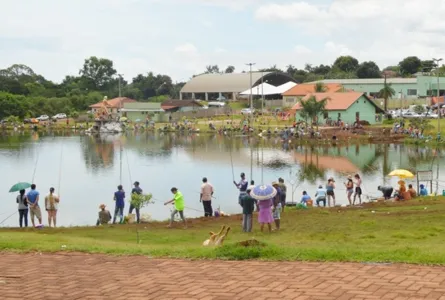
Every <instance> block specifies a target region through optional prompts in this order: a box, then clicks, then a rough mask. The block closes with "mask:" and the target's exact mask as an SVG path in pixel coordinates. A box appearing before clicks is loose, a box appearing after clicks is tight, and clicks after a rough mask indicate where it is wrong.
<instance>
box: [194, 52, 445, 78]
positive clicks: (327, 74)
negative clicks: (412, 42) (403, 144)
mask: <svg viewBox="0 0 445 300" xmlns="http://www.w3.org/2000/svg"><path fill="white" fill-rule="evenodd" d="M437 67H438V66H437V65H436V63H435V62H434V61H433V60H421V59H420V58H418V57H417V56H408V57H406V58H404V59H403V60H401V61H400V62H399V63H398V64H397V65H394V66H387V67H385V68H383V69H380V67H379V66H378V65H377V64H376V63H375V62H373V61H364V62H361V63H360V62H359V61H358V59H356V58H355V57H352V56H349V55H347V56H340V57H338V58H337V59H336V60H335V61H334V63H333V64H332V65H323V64H321V65H318V66H316V65H311V64H306V65H305V66H304V68H303V69H298V68H296V67H295V66H293V65H288V66H286V67H285V68H284V69H280V68H278V67H277V66H276V65H273V66H270V67H269V68H263V69H259V70H258V71H260V72H282V73H287V74H288V75H290V76H291V77H293V78H294V79H295V80H296V81H297V82H299V83H304V82H312V81H318V80H323V79H355V78H382V77H383V76H386V77H388V78H390V77H412V76H413V75H414V74H416V73H418V72H424V73H430V72H432V71H433V69H436V68H437ZM437 69H438V70H439V73H440V74H445V65H442V66H440V68H437ZM233 72H235V67H234V66H227V67H226V68H225V69H220V68H219V66H218V65H209V66H206V70H205V71H204V74H211V73H233ZM242 72H246V71H245V70H243V71H242ZM195 76H196V75H195Z"/></svg>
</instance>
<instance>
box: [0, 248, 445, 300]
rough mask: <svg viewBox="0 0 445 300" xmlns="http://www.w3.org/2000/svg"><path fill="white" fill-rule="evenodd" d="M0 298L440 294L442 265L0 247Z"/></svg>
mask: <svg viewBox="0 0 445 300" xmlns="http://www.w3.org/2000/svg"><path fill="white" fill-rule="evenodd" d="M0 298H1V299H33V300H37V299H45V300H50V299H230V300H231V299H256V300H261V299H318V300H323V299H445V268H443V267H417V266H411V265H368V264H350V263H300V262H282V263H280V262H270V263H269V262H258V261H253V262H226V261H184V260H159V259H149V258H146V257H113V256H106V255H88V254H78V253H62V254H26V255H19V254H10V253H2V254H1V255H0Z"/></svg>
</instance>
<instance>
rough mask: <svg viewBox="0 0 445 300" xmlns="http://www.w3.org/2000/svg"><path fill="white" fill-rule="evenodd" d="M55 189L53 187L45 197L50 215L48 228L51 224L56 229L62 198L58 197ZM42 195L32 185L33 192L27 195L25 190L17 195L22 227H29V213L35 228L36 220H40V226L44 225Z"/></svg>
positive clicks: (46, 208) (46, 207)
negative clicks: (41, 204)
mask: <svg viewBox="0 0 445 300" xmlns="http://www.w3.org/2000/svg"><path fill="white" fill-rule="evenodd" d="M54 192H55V189H54V188H53V187H52V188H50V189H49V193H48V195H47V196H45V210H46V212H47V213H48V226H49V227H51V224H52V225H53V226H54V227H56V225H57V210H58V208H59V203H60V197H59V196H58V195H56V194H55V193H54ZM39 201H40V193H39V192H38V191H37V189H36V185H35V184H32V185H31V190H30V191H29V192H28V193H26V191H25V190H20V191H19V194H18V195H17V198H16V202H17V205H18V211H19V224H20V227H23V226H25V227H28V213H29V215H30V218H31V223H32V226H33V227H35V226H36V224H35V219H36V218H37V220H38V222H39V223H38V225H42V211H41V209H40V204H39Z"/></svg>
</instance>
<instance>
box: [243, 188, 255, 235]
mask: <svg viewBox="0 0 445 300" xmlns="http://www.w3.org/2000/svg"><path fill="white" fill-rule="evenodd" d="M250 191H251V188H250V187H249V188H247V195H245V196H244V197H242V198H241V206H242V208H243V232H251V231H252V215H253V211H254V209H255V205H256V204H257V201H256V200H255V199H253V198H252V197H251V196H250Z"/></svg>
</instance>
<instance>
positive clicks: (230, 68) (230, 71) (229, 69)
mask: <svg viewBox="0 0 445 300" xmlns="http://www.w3.org/2000/svg"><path fill="white" fill-rule="evenodd" d="M233 72H235V67H234V66H227V68H226V70H225V72H224V73H233Z"/></svg>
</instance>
